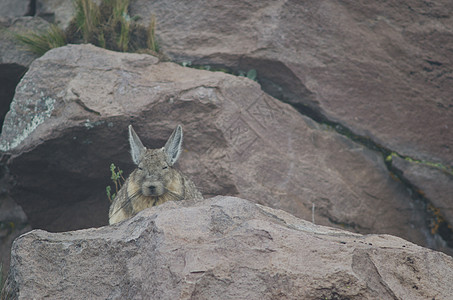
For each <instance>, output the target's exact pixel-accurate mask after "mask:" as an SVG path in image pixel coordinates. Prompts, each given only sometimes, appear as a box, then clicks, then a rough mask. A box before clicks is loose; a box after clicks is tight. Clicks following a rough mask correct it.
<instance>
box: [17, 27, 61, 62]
mask: <svg viewBox="0 0 453 300" xmlns="http://www.w3.org/2000/svg"><path fill="white" fill-rule="evenodd" d="M15 36H16V39H17V40H19V41H20V42H21V43H23V44H24V45H25V46H26V47H27V48H28V50H29V51H31V52H33V53H35V54H38V55H43V54H44V53H46V52H47V51H49V50H50V49H52V48H57V47H61V46H64V45H66V44H67V42H66V35H65V33H64V31H63V30H61V29H60V28H59V27H58V26H57V25H55V24H52V25H50V28H49V30H48V31H47V32H44V33H34V32H30V33H24V34H15Z"/></svg>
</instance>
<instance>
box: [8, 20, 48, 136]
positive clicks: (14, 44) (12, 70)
mask: <svg viewBox="0 0 453 300" xmlns="http://www.w3.org/2000/svg"><path fill="white" fill-rule="evenodd" d="M48 26H49V23H47V22H46V21H44V20H43V19H41V18H33V17H22V18H2V17H0V126H2V124H3V120H4V117H5V115H6V113H7V111H8V110H9V105H10V103H11V101H12V100H13V95H14V91H15V89H16V85H17V84H18V83H19V80H20V79H21V78H22V76H23V75H24V74H25V72H26V71H27V68H28V67H29V66H30V64H31V62H32V61H33V60H35V59H36V58H37V57H38V56H37V55H36V54H33V53H31V52H29V51H27V49H26V48H25V46H24V45H22V44H21V43H19V41H18V40H17V39H16V37H15V36H14V35H15V34H18V33H26V32H29V31H30V30H31V29H34V30H40V29H42V30H44V29H46V28H48ZM0 128H1V127H0Z"/></svg>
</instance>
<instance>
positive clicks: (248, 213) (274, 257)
mask: <svg viewBox="0 0 453 300" xmlns="http://www.w3.org/2000/svg"><path fill="white" fill-rule="evenodd" d="M452 281H453V258H452V257H450V256H447V255H445V254H443V253H440V252H435V251H432V250H428V249H425V248H422V247H419V246H416V245H414V244H412V243H410V242H407V241H405V240H403V239H400V238H396V237H393V236H389V235H369V236H362V235H358V234H352V233H349V232H346V231H341V230H335V229H331V228H328V227H323V226H317V225H314V224H312V223H310V222H307V221H303V220H301V219H297V218H295V217H294V216H292V215H290V214H288V213H285V212H283V211H281V210H274V209H271V208H268V207H264V206H260V205H256V204H253V203H251V202H249V201H246V200H242V199H239V198H233V197H220V196H219V197H216V198H212V199H207V200H204V201H203V202H199V203H195V204H191V205H189V204H188V203H187V202H186V201H182V202H167V203H165V204H163V205H161V206H158V207H155V208H152V209H148V210H145V211H143V212H141V213H140V214H139V215H138V216H136V217H134V218H133V219H130V220H127V221H125V222H123V223H120V224H119V225H118V226H108V227H102V228H98V229H87V230H80V231H74V232H65V233H48V232H45V231H42V230H35V231H32V232H30V233H27V234H25V235H23V236H21V237H20V238H19V239H17V240H16V241H15V243H14V246H13V249H12V266H11V271H10V275H9V277H8V279H7V282H6V285H5V289H4V291H3V295H2V296H3V297H6V298H7V299H31V298H33V299H44V298H47V297H51V298H54V299H357V300H358V299H360V300H362V299H450V298H451V295H452V294H453V286H452V285H451V282H452Z"/></svg>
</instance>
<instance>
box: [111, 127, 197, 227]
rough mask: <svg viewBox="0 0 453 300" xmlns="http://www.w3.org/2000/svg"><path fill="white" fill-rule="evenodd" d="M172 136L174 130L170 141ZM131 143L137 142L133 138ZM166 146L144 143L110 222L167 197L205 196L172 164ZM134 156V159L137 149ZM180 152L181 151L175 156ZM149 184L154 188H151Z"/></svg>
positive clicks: (115, 205)
mask: <svg viewBox="0 0 453 300" xmlns="http://www.w3.org/2000/svg"><path fill="white" fill-rule="evenodd" d="M130 130H131V129H130ZM175 131H176V130H175ZM131 134H132V135H134V134H135V132H134V131H133V129H132V133H131V132H130V135H131ZM173 137H174V134H172V136H171V137H170V139H169V141H170V140H171V139H172V138H173ZM137 139H138V136H137ZM130 141H131V139H130ZM181 142H182V129H181ZM131 143H134V142H133V141H132V142H131ZM167 143H168V142H167ZM139 146H141V147H143V146H142V145H141V142H139ZM134 147H136V146H135V145H132V144H131V149H132V151H134V149H136V148H134ZM166 147H167V145H166ZM166 147H164V148H161V149H146V148H144V147H143V149H144V150H143V152H140V155H137V156H136V157H138V156H140V159H138V160H137V161H136V163H138V168H137V169H135V170H134V171H133V172H132V173H131V175H130V176H129V178H128V179H126V181H125V182H124V184H123V186H122V187H121V189H120V190H119V192H118V195H117V196H116V197H115V199H114V201H113V203H112V205H111V206H110V210H109V223H110V224H114V223H117V222H120V221H123V220H125V219H128V218H131V217H132V216H134V215H136V214H137V213H138V212H139V211H142V210H144V209H146V208H149V207H152V206H155V205H159V204H162V203H164V202H167V201H174V200H176V201H178V200H183V199H202V198H203V196H202V195H201V193H200V192H199V191H198V190H197V188H196V187H195V185H194V184H193V182H192V181H190V180H189V179H188V178H186V177H185V176H184V175H183V174H181V173H180V172H179V171H178V170H176V169H174V168H173V167H172V164H173V163H174V162H173V161H169V159H168V155H167V153H168V150H167V149H166ZM139 148H140V147H139ZM170 151H172V150H170ZM179 151H180V149H179ZM132 156H133V159H134V153H133V155H132ZM178 156H179V152H178V153H177V155H176V158H175V160H176V159H177V157H178ZM149 187H152V188H151V189H150V188H149Z"/></svg>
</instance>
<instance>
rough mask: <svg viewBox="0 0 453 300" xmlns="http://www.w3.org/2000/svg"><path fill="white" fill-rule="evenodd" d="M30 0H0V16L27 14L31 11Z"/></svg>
mask: <svg viewBox="0 0 453 300" xmlns="http://www.w3.org/2000/svg"><path fill="white" fill-rule="evenodd" d="M31 2H32V1H30V0H2V1H0V17H22V16H28V15H30V13H32V11H31V7H30V4H31Z"/></svg>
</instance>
